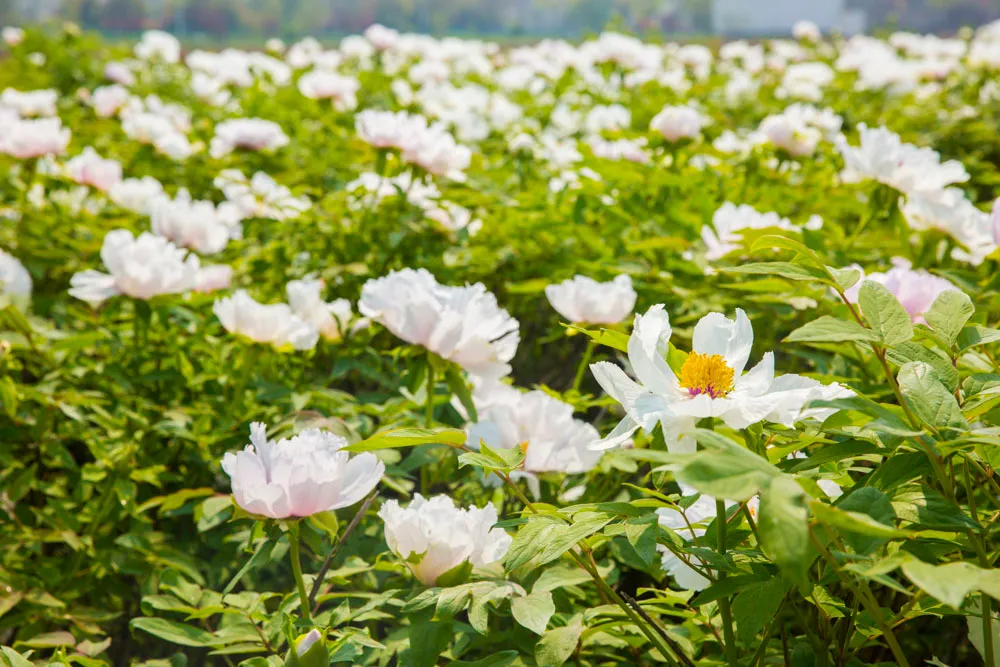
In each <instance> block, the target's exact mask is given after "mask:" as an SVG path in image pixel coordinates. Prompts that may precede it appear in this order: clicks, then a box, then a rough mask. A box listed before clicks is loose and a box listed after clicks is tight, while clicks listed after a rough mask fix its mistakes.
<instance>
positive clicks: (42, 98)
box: [0, 88, 59, 118]
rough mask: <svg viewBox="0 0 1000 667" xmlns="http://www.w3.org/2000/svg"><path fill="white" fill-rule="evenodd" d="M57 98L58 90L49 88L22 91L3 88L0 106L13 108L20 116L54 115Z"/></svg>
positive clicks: (0, 94) (0, 95)
mask: <svg viewBox="0 0 1000 667" xmlns="http://www.w3.org/2000/svg"><path fill="white" fill-rule="evenodd" d="M58 100H59V91H57V90H53V89H51V88H49V89H45V90H24V91H22V90H16V89H14V88H5V89H4V91H3V93H0V107H6V108H8V109H13V110H14V111H16V112H17V113H18V115H19V116H21V117H22V118H27V117H32V116H55V115H56V102H57V101H58Z"/></svg>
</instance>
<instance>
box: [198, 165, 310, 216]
mask: <svg viewBox="0 0 1000 667" xmlns="http://www.w3.org/2000/svg"><path fill="white" fill-rule="evenodd" d="M213 184H214V185H215V187H217V188H219V189H220V190H222V194H224V195H225V196H226V199H228V200H229V201H230V202H232V204H233V205H234V206H235V207H236V208H237V209H238V210H239V212H240V214H241V215H242V216H243V217H246V218H269V219H271V220H291V219H293V218H297V217H298V216H299V214H301V213H303V212H304V211H308V210H309V209H310V208H311V207H312V203H311V202H310V201H309V199H307V198H306V197H295V196H293V195H292V191H291V190H289V189H288V188H287V187H285V186H284V185H279V184H278V183H277V181H275V180H274V179H273V178H271V177H270V176H269V175H267V174H265V173H264V172H262V171H258V172H257V173H256V174H254V175H253V178H251V179H250V180H247V177H246V176H244V175H243V172H242V171H240V170H239V169H223V170H222V171H221V172H219V175H218V176H216V177H215V180H214V181H213Z"/></svg>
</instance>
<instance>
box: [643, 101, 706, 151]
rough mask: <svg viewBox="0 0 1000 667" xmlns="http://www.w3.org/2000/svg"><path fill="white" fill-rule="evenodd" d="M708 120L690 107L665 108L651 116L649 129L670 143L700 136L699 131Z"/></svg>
mask: <svg viewBox="0 0 1000 667" xmlns="http://www.w3.org/2000/svg"><path fill="white" fill-rule="evenodd" d="M708 122H709V120H708V119H707V118H705V117H704V116H702V115H701V113H700V112H699V111H698V110H697V109H695V108H693V107H690V106H666V107H663V109H662V110H661V111H660V113H658V114H656V115H655V116H653V120H651V121H650V122H649V129H650V130H653V131H654V132H659V133H660V134H661V135H663V138H664V139H666V140H667V141H670V142H675V141H680V140H681V139H695V138H697V137H698V136H700V135H701V129H702V128H703V127H705V125H707V124H708Z"/></svg>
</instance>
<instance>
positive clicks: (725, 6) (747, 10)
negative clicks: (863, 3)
mask: <svg viewBox="0 0 1000 667" xmlns="http://www.w3.org/2000/svg"><path fill="white" fill-rule="evenodd" d="M865 18H866V17H865V12H864V10H858V9H848V8H847V2H846V0H766V1H765V0H712V28H713V30H714V31H715V33H717V34H722V35H743V36H753V35H788V34H790V33H791V31H792V26H793V25H795V23H796V22H798V21H812V22H813V23H815V24H816V25H818V26H819V27H820V30H822V31H823V32H830V31H833V30H836V31H838V32H843V33H848V34H851V33H856V32H862V31H863V30H864V29H865V22H866V21H865Z"/></svg>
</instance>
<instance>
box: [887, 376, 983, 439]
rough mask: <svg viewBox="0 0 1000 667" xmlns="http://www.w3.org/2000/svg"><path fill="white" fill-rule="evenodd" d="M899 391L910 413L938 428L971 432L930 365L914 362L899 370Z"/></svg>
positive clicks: (956, 403) (956, 405)
mask: <svg viewBox="0 0 1000 667" xmlns="http://www.w3.org/2000/svg"><path fill="white" fill-rule="evenodd" d="M899 389H900V391H901V392H902V393H903V400H905V401H906V404H907V405H908V406H909V407H910V410H912V411H913V413H914V414H915V415H916V416H917V417H918V418H919V419H920V420H921V421H923V422H924V423H925V424H929V425H930V426H932V427H934V428H935V429H951V430H957V431H964V430H968V428H969V424H968V422H966V421H965V417H963V416H962V411H961V409H960V408H959V407H958V401H956V400H955V396H954V394H952V393H951V392H950V391H948V388H947V387H946V386H945V385H944V383H943V382H942V381H941V378H940V376H938V375H937V373H935V371H934V367H933V366H931V365H930V364H925V363H923V362H919V361H915V362H910V363H907V364H904V365H903V367H902V368H901V369H899Z"/></svg>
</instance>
